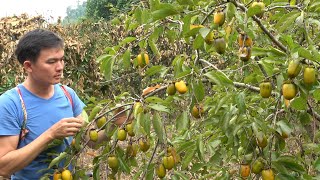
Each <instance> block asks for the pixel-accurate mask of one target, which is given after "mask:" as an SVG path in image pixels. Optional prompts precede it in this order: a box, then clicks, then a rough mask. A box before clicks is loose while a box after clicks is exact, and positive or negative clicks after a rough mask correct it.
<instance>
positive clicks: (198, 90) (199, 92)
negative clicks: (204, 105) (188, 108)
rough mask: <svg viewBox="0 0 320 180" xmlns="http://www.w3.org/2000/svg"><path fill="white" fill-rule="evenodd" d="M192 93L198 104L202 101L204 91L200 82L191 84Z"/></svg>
mask: <svg viewBox="0 0 320 180" xmlns="http://www.w3.org/2000/svg"><path fill="white" fill-rule="evenodd" d="M193 92H194V95H195V96H196V99H197V101H198V102H200V101H202V100H203V99H204V96H205V90H204V86H203V83H202V81H198V82H193Z"/></svg>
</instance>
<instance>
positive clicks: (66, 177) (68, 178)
mask: <svg viewBox="0 0 320 180" xmlns="http://www.w3.org/2000/svg"><path fill="white" fill-rule="evenodd" d="M61 178H62V180H72V174H71V172H70V171H69V170H68V169H66V170H63V171H62V173H61Z"/></svg>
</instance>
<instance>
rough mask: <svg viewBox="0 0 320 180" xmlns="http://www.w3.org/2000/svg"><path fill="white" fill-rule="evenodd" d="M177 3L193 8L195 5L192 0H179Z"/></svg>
mask: <svg viewBox="0 0 320 180" xmlns="http://www.w3.org/2000/svg"><path fill="white" fill-rule="evenodd" d="M177 2H178V3H179V4H180V5H190V6H193V5H194V3H193V1H192V0H177Z"/></svg>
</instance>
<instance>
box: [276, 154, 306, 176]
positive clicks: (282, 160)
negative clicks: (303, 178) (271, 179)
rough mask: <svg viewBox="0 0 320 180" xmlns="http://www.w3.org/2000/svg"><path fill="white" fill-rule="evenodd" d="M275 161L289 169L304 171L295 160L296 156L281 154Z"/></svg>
mask: <svg viewBox="0 0 320 180" xmlns="http://www.w3.org/2000/svg"><path fill="white" fill-rule="evenodd" d="M276 161H277V163H279V164H281V165H282V166H284V167H286V168H287V169H289V170H292V171H296V172H301V173H302V172H305V169H304V167H303V166H302V165H301V164H299V163H298V162H297V158H295V157H294V156H289V155H288V156H281V157H279V158H278V159H277V160H276Z"/></svg>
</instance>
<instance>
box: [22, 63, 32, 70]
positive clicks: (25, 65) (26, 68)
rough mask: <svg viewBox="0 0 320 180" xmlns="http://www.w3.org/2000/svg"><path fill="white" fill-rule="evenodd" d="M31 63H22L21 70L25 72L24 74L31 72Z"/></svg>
mask: <svg viewBox="0 0 320 180" xmlns="http://www.w3.org/2000/svg"><path fill="white" fill-rule="evenodd" d="M31 65H32V63H31V61H24V63H23V68H24V69H25V70H26V72H32V67H31Z"/></svg>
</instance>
